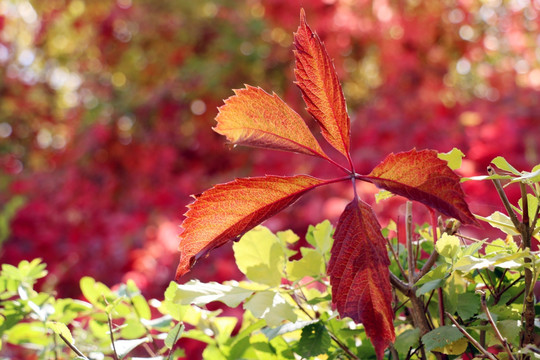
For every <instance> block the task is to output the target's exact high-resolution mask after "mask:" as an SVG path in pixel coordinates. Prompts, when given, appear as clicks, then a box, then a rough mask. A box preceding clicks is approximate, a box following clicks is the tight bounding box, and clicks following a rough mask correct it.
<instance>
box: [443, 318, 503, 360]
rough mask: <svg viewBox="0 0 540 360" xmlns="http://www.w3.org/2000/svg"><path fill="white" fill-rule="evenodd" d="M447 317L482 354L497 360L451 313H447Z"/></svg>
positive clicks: (491, 359)
mask: <svg viewBox="0 0 540 360" xmlns="http://www.w3.org/2000/svg"><path fill="white" fill-rule="evenodd" d="M446 316H447V317H448V318H449V319H450V321H452V323H453V324H454V326H455V327H456V328H457V329H458V330H459V331H460V332H461V333H462V334H463V335H464V336H465V337H466V338H467V339H468V340H469V341H470V342H471V344H473V345H474V346H475V347H476V348H477V349H478V350H480V352H481V353H482V354H484V355H485V356H486V357H487V358H488V359H490V360H497V358H496V357H495V356H494V355H493V354H491V353H490V352H488V351H487V350H486V349H484V347H483V346H482V345H480V344H479V343H478V341H476V339H475V338H473V337H472V336H471V334H469V333H468V332H467V330H465V329H464V328H463V327H462V326H461V325H459V324H458V322H457V321H456V319H454V317H453V316H452V315H451V314H450V313H449V312H446Z"/></svg>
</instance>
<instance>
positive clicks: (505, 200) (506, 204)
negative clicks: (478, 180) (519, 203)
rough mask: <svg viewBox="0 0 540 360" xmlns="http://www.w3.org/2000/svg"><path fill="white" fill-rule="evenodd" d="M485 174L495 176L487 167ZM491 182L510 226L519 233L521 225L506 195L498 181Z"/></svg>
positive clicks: (489, 167)
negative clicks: (509, 221)
mask: <svg viewBox="0 0 540 360" xmlns="http://www.w3.org/2000/svg"><path fill="white" fill-rule="evenodd" d="M487 172H488V174H489V175H495V174H496V172H495V170H493V168H492V167H491V166H488V167H487ZM491 181H492V182H493V185H495V189H496V190H497V193H498V194H499V197H500V198H501V201H502V203H503V205H504V208H505V209H506V212H507V213H508V216H510V220H512V224H514V226H515V228H516V229H517V230H518V231H519V230H520V228H521V223H520V222H519V220H518V218H517V215H516V213H515V211H514V210H513V209H512V205H510V201H508V197H507V196H506V193H505V192H504V189H503V187H502V185H501V182H500V180H499V179H492V180H491Z"/></svg>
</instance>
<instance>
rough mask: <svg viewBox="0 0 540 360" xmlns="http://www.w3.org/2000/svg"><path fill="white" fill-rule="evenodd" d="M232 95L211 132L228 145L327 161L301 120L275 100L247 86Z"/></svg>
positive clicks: (287, 107) (261, 90)
mask: <svg viewBox="0 0 540 360" xmlns="http://www.w3.org/2000/svg"><path fill="white" fill-rule="evenodd" d="M234 92H235V94H236V95H235V96H231V97H230V98H228V99H227V100H225V105H223V106H221V107H220V108H219V114H218V116H217V117H216V121H217V123H218V124H217V126H216V127H215V128H214V130H215V131H216V132H217V133H218V134H221V135H225V136H226V137H227V140H229V141H230V142H231V143H232V144H238V145H246V146H254V147H262V148H269V149H275V150H284V151H292V152H297V153H302V154H307V155H315V156H319V157H322V158H325V159H326V158H327V156H326V154H324V152H323V150H322V149H321V147H320V145H319V143H318V142H317V140H315V138H314V137H313V134H312V133H311V131H309V128H308V127H307V125H306V123H305V122H304V120H302V118H301V117H300V115H298V114H297V113H296V112H295V111H294V110H293V109H291V108H290V107H289V106H288V105H287V104H286V103H285V102H283V100H281V99H280V98H279V96H277V95H276V94H272V95H270V94H268V93H267V92H265V91H264V90H263V89H261V88H256V87H253V86H249V85H246V88H245V89H239V90H234Z"/></svg>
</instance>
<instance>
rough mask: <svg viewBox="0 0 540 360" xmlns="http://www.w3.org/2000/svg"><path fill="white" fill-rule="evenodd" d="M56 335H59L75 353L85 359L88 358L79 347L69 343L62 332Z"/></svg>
mask: <svg viewBox="0 0 540 360" xmlns="http://www.w3.org/2000/svg"><path fill="white" fill-rule="evenodd" d="M58 336H60V339H62V341H63V342H65V343H66V345H67V346H69V348H70V349H71V350H73V352H74V353H75V354H77V356H79V357H82V358H83V359H85V360H89V359H88V358H87V357H86V356H85V355H84V354H83V353H82V352H81V351H80V350H79V349H77V347H76V346H75V345H73V344H72V343H70V342H69V341H68V339H66V338H65V337H64V336H63V335H62V334H58Z"/></svg>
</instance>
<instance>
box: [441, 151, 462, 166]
mask: <svg viewBox="0 0 540 360" xmlns="http://www.w3.org/2000/svg"><path fill="white" fill-rule="evenodd" d="M437 156H438V157H439V159H442V160H444V161H446V162H447V163H448V167H449V168H450V169H452V170H457V169H459V168H460V167H461V162H462V160H463V158H464V157H465V154H463V152H461V150H459V149H457V148H453V149H452V150H450V151H449V152H447V153H439V154H437Z"/></svg>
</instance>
